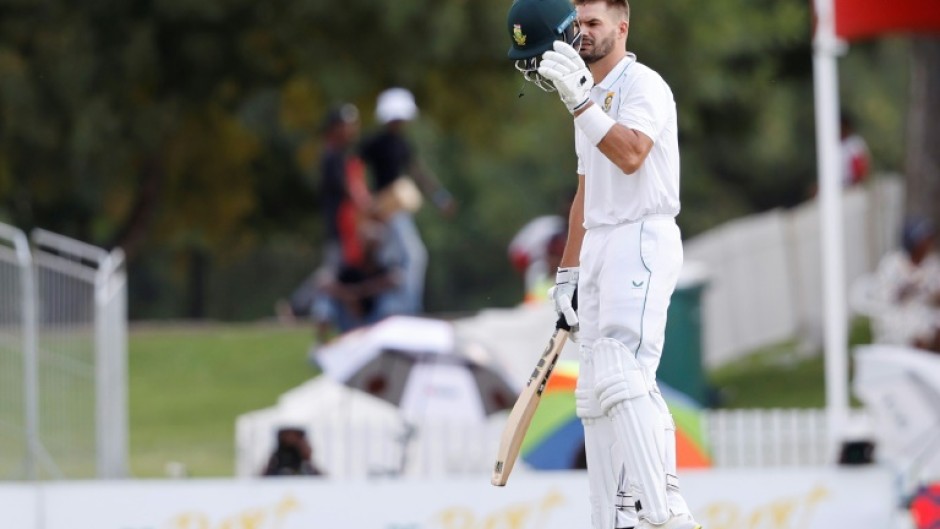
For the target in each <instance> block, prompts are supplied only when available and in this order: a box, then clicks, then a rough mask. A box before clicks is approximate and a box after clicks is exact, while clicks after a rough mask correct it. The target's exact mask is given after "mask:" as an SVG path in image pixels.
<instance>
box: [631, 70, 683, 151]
mask: <svg viewBox="0 0 940 529" xmlns="http://www.w3.org/2000/svg"><path fill="white" fill-rule="evenodd" d="M625 97H626V99H625V101H624V103H623V104H622V105H620V111H619V112H618V114H617V121H618V122H620V123H621V124H623V125H624V126H626V127H628V128H631V129H634V130H637V131H640V132H642V133H643V134H646V135H647V136H649V138H650V139H651V140H653V142H654V143H655V142H656V139H657V138H659V135H660V133H661V132H662V131H663V129H664V128H665V127H666V124H667V123H668V121H669V115H670V113H671V112H672V109H673V108H674V107H675V104H676V103H675V101H674V100H673V97H672V91H671V90H670V89H669V86H668V85H667V84H666V82H665V81H663V79H662V78H661V77H659V75H658V74H656V73H655V72H653V71H650V70H647V71H645V72H644V73H643V75H641V76H638V78H637V80H636V81H635V82H634V83H633V86H631V87H630V88H629V90H628V91H627V93H626V94H625Z"/></svg>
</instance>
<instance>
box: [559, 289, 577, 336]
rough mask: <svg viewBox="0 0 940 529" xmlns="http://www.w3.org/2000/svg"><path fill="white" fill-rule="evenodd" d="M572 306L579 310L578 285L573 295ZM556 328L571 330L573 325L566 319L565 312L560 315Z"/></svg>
mask: <svg viewBox="0 0 940 529" xmlns="http://www.w3.org/2000/svg"><path fill="white" fill-rule="evenodd" d="M571 308H573V309H574V310H578V287H574V294H573V295H572V296H571ZM555 328H556V329H561V330H563V331H568V332H571V325H568V321H567V320H566V319H565V315H564V314H559V315H558V321H556V322H555Z"/></svg>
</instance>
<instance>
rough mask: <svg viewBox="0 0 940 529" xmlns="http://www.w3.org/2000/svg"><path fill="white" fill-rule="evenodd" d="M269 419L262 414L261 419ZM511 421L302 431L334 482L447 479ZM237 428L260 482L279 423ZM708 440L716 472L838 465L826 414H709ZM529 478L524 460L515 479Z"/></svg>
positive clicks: (492, 446) (481, 468) (239, 457)
mask: <svg viewBox="0 0 940 529" xmlns="http://www.w3.org/2000/svg"><path fill="white" fill-rule="evenodd" d="M256 417H257V418H259V419H262V418H261V417H259V416H256ZM504 420H505V417H504V416H497V417H494V418H493V419H491V420H490V421H488V422H486V423H482V424H466V423H456V422H434V423H425V424H417V425H413V426H412V427H411V428H406V427H404V425H403V424H402V423H401V422H395V421H392V420H384V419H383V420H375V421H360V420H353V421H348V422H347V421H344V420H343V419H342V418H341V417H336V418H335V419H330V420H325V421H320V422H312V423H309V424H298V423H296V422H293V423H291V424H294V425H299V426H302V427H304V428H306V430H307V431H308V433H309V437H310V441H311V445H312V446H313V448H314V460H315V462H316V463H317V465H318V466H319V467H320V468H322V469H323V470H324V471H325V472H326V473H327V474H328V475H330V476H331V477H334V478H343V479H349V478H353V479H358V478H364V477H376V476H404V477H440V476H459V475H479V474H485V473H488V472H490V469H491V465H492V464H493V458H494V455H495V454H496V448H497V446H498V444H499V437H500V435H501V433H502V426H503V422H504ZM253 422H254V421H253V417H252V415H251V414H247V415H243V416H242V417H241V418H239V421H238V423H237V426H236V430H237V431H236V462H235V467H236V475H238V476H240V477H249V476H257V475H259V473H260V472H261V470H262V468H263V467H264V465H265V463H266V461H267V457H268V456H269V455H270V454H271V452H272V451H273V450H274V437H275V430H276V428H277V424H278V423H277V422H276V421H275V422H267V423H266V424H264V425H261V424H258V423H254V424H252V423H253ZM701 429H702V432H704V437H705V439H704V441H705V444H706V445H707V447H708V451H709V453H710V455H711V459H712V466H713V467H715V468H781V467H801V468H805V467H824V466H831V465H833V464H835V462H836V456H837V454H834V453H832V452H831V449H830V448H829V445H828V437H827V428H826V413H825V410H822V409H765V410H706V411H703V412H702V414H701ZM527 472H530V470H528V469H527V468H526V465H525V461H524V458H522V459H520V462H519V463H518V464H517V467H516V470H515V471H514V473H527Z"/></svg>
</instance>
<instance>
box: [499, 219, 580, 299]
mask: <svg viewBox="0 0 940 529" xmlns="http://www.w3.org/2000/svg"><path fill="white" fill-rule="evenodd" d="M567 227H568V226H567V222H566V220H565V219H564V218H563V217H561V216H559V215H543V216H541V217H536V218H534V219H532V220H531V221H529V222H527V223H526V224H525V226H523V227H522V229H520V230H519V231H518V232H516V235H514V236H513V238H512V240H511V241H509V262H510V263H511V264H512V266H513V268H514V269H516V271H517V272H519V273H520V274H522V276H523V278H524V286H525V298H524V301H526V302H538V301H545V300H547V299H548V298H547V294H548V289H549V288H551V287H553V286H555V270H557V268H558V264H559V263H560V262H561V252H563V251H564V249H565V240H566V239H567ZM559 243H560V247H559Z"/></svg>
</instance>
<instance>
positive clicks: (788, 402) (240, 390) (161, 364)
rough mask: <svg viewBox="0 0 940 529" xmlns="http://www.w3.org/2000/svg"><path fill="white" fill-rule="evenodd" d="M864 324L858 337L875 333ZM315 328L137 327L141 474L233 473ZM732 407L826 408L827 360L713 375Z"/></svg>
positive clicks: (135, 451)
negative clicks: (251, 417) (245, 418)
mask: <svg viewBox="0 0 940 529" xmlns="http://www.w3.org/2000/svg"><path fill="white" fill-rule="evenodd" d="M866 333H867V327H866V326H864V325H863V324H861V325H855V326H853V329H852V342H853V343H862V342H864V341H865V340H866V338H867V334H866ZM311 338H312V331H311V329H310V328H307V327H294V326H281V325H277V324H249V325H166V326H150V325H148V326H132V327H131V331H130V358H129V370H130V375H129V382H130V452H131V453H130V457H131V463H130V465H131V472H132V474H133V475H134V476H136V477H141V478H146V477H163V476H165V475H166V464H167V463H168V462H171V461H173V462H180V463H182V464H184V465H185V466H186V468H187V470H188V472H189V475H191V476H194V477H216V476H231V475H233V473H234V461H235V418H236V417H237V416H238V415H239V414H241V413H244V412H247V411H251V410H256V409H259V408H264V407H267V406H271V405H273V404H274V403H275V401H276V399H277V397H278V395H280V394H281V393H283V392H284V391H286V390H287V389H290V388H292V387H295V386H297V385H299V384H301V383H302V382H304V381H306V380H308V379H309V378H310V377H312V376H314V375H315V374H316V372H315V370H314V368H313V367H311V366H310V364H309V363H308V362H307V349H308V348H309V346H310V344H311ZM709 381H710V383H711V384H712V385H713V386H714V387H715V388H716V390H717V391H718V392H719V395H720V396H721V405H722V406H723V407H734V408H750V407H820V406H822V405H823V403H824V389H823V360H822V358H821V357H820V356H819V355H811V356H806V355H799V354H797V353H795V352H794V347H793V345H792V344H780V345H777V346H774V347H769V348H767V349H764V350H761V351H759V352H756V353H755V354H753V355H751V356H750V357H748V358H746V359H744V360H742V361H740V362H737V363H735V364H733V365H729V366H726V367H724V368H722V369H720V370H717V371H715V372H713V373H710V374H709Z"/></svg>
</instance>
